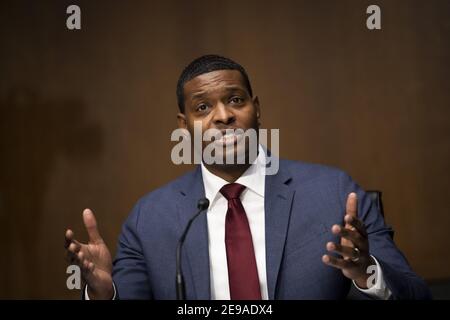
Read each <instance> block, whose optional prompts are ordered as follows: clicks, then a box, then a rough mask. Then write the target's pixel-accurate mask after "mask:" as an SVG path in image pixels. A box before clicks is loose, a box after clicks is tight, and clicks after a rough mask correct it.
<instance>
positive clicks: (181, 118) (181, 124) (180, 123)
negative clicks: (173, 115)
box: [177, 112, 187, 129]
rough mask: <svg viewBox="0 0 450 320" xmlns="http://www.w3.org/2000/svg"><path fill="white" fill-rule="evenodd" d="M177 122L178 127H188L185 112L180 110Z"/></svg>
mask: <svg viewBox="0 0 450 320" xmlns="http://www.w3.org/2000/svg"><path fill="white" fill-rule="evenodd" d="M177 122H178V128H180V129H187V122H186V115H185V114H184V113H181V112H179V113H178V114H177Z"/></svg>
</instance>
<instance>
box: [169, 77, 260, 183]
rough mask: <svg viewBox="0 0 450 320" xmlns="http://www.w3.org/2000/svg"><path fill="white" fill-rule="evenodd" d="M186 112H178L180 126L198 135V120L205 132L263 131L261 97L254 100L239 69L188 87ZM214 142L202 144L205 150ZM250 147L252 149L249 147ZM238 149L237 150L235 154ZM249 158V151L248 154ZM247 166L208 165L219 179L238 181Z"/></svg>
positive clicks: (201, 78) (202, 79)
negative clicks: (196, 130)
mask: <svg viewBox="0 0 450 320" xmlns="http://www.w3.org/2000/svg"><path fill="white" fill-rule="evenodd" d="M184 101H185V103H184V106H185V109H184V113H181V112H180V113H178V115H177V120H178V127H179V128H181V129H187V130H188V131H189V133H190V134H191V136H194V121H201V123H202V132H205V131H206V130H208V129H217V130H226V129H243V130H247V129H251V128H252V129H255V130H258V128H259V117H260V108H259V100H258V97H256V96H255V97H254V98H252V97H250V94H249V93H248V91H247V89H246V87H245V85H244V81H243V78H242V75H241V73H240V72H239V71H237V70H218V71H213V72H209V73H205V74H202V75H199V76H197V77H195V78H193V79H192V80H190V81H188V82H186V84H185V85H184ZM209 143H211V142H210V141H203V142H202V150H203V149H204V148H205V147H206V146H207V145H208V144H209ZM246 147H248V146H246ZM236 153H237V150H235V154H236ZM245 153H246V155H248V150H246V151H245ZM249 163H251V161H250V162H248V161H246V163H245V164H231V165H227V164H211V165H207V164H205V167H206V168H207V169H208V170H209V171H210V172H212V173H213V174H215V175H216V176H218V177H221V178H222V179H224V180H226V181H228V182H230V183H231V182H234V181H236V180H237V179H238V178H239V177H240V176H241V175H242V174H243V173H244V172H245V170H247V169H248V167H249V166H250V164H249Z"/></svg>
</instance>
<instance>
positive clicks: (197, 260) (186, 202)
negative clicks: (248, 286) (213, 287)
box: [178, 166, 211, 300]
mask: <svg viewBox="0 0 450 320" xmlns="http://www.w3.org/2000/svg"><path fill="white" fill-rule="evenodd" d="M180 192H181V201H180V203H179V206H178V217H179V222H180V223H179V227H180V235H181V233H182V232H183V230H184V228H185V227H186V225H187V223H188V221H189V219H190V218H191V217H192V216H193V215H194V214H195V213H196V212H197V210H198V209H197V202H198V200H199V199H200V198H203V197H205V190H204V186H203V179H202V174H201V169H200V166H197V168H196V170H195V171H194V172H193V174H192V175H191V179H187V180H186V183H185V184H184V185H183V186H181V188H180ZM207 228H208V225H207V220H206V213H203V214H201V215H200V216H198V217H197V218H196V219H195V221H194V222H193V223H192V225H191V228H190V230H189V233H188V235H187V236H186V240H185V242H184V246H183V251H184V253H185V255H183V257H182V259H183V258H184V257H187V259H186V260H187V261H184V262H183V266H186V265H187V266H188V268H184V269H183V273H184V276H185V279H187V278H188V277H191V279H192V281H191V282H190V283H193V285H194V294H195V299H203V300H208V299H210V298H211V293H210V277H209V273H210V272H209V253H208V229H207ZM187 283H189V282H187ZM188 292H189V291H188V288H186V293H188Z"/></svg>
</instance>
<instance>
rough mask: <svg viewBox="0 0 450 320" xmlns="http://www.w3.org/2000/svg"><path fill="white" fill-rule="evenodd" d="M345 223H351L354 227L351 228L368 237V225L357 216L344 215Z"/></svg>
mask: <svg viewBox="0 0 450 320" xmlns="http://www.w3.org/2000/svg"><path fill="white" fill-rule="evenodd" d="M344 220H345V223H346V225H350V226H351V227H352V228H350V229H351V230H355V229H356V230H357V231H358V232H359V233H360V234H361V236H363V237H364V238H367V231H366V227H365V225H364V223H363V222H362V221H361V220H359V219H358V218H356V217H352V216H351V215H348V214H347V215H346V216H345V217H344Z"/></svg>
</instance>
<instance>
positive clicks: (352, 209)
mask: <svg viewBox="0 0 450 320" xmlns="http://www.w3.org/2000/svg"><path fill="white" fill-rule="evenodd" d="M345 212H346V214H348V215H350V216H352V217H355V218H356V217H358V198H357V195H356V193H354V192H351V193H350V194H349V195H348V197H347V205H346V208H345Z"/></svg>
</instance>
